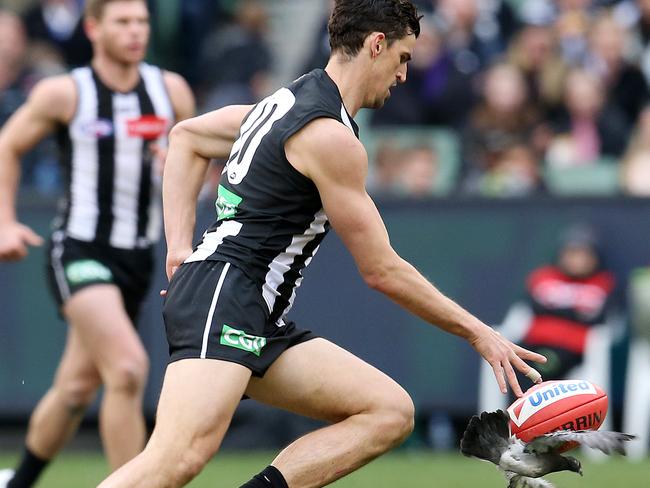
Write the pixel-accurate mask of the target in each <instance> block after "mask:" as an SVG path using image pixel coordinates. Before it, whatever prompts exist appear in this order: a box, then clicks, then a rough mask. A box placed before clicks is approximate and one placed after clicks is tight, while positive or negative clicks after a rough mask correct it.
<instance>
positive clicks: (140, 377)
mask: <svg viewBox="0 0 650 488" xmlns="http://www.w3.org/2000/svg"><path fill="white" fill-rule="evenodd" d="M148 373H149V360H148V359H147V356H146V354H138V355H133V356H130V357H125V358H120V359H119V360H117V361H115V363H114V364H113V365H111V367H110V370H109V371H108V373H107V374H106V378H105V380H104V381H105V384H106V388H107V389H108V390H113V391H120V392H123V393H127V394H131V395H136V394H139V393H141V392H142V390H144V387H145V383H146V381H147V375H148Z"/></svg>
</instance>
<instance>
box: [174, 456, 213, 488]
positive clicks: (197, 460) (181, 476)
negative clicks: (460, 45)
mask: <svg viewBox="0 0 650 488" xmlns="http://www.w3.org/2000/svg"><path fill="white" fill-rule="evenodd" d="M210 457H211V456H210V455H208V454H207V453H206V452H204V451H201V450H198V449H186V450H185V451H184V452H182V453H180V457H179V459H178V462H177V463H175V464H174V468H173V469H174V470H175V473H174V478H175V479H176V481H177V482H178V483H180V484H181V485H182V486H184V485H185V484H187V483H189V482H190V481H191V480H193V479H194V478H195V477H196V476H197V475H198V474H199V473H200V472H201V470H203V468H204V467H205V465H206V464H207V462H208V461H209V460H210Z"/></svg>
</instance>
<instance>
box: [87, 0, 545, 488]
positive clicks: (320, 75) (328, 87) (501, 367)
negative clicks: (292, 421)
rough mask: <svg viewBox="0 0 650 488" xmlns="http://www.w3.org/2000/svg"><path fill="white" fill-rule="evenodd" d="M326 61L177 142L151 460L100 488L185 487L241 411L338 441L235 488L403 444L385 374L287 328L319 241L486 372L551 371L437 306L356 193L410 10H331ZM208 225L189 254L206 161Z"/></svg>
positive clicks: (449, 305)
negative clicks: (265, 410)
mask: <svg viewBox="0 0 650 488" xmlns="http://www.w3.org/2000/svg"><path fill="white" fill-rule="evenodd" d="M329 32H330V41H331V46H332V56H331V58H330V60H329V63H328V65H327V67H326V68H325V70H315V71H313V72H311V73H308V74H306V75H304V76H303V77H301V78H299V79H298V80H296V81H295V82H294V83H292V84H291V85H289V86H288V87H286V88H282V89H280V90H278V91H277V92H276V93H275V94H273V95H271V96H269V97H268V98H266V99H265V100H263V101H262V102H260V103H259V104H257V105H256V106H255V107H252V108H251V107H242V106H232V107H227V108H224V109H221V110H218V111H216V112H212V113H210V114H206V115H204V116H201V117H197V118H195V119H191V120H189V121H185V122H183V123H181V124H179V125H177V126H176V127H175V129H174V130H173V131H172V135H171V144H170V151H169V154H168V157H167V162H166V166H165V175H164V178H163V202H164V203H163V207H164V214H165V233H166V238H167V245H168V255H167V274H168V276H169V277H170V284H169V288H168V290H167V294H166V301H165V305H164V318H165V326H166V329H167V338H168V341H169V345H170V351H171V362H170V364H169V365H168V367H167V371H166V374H165V381H164V385H163V390H162V393H161V397H160V403H159V405H158V413H157V419H156V427H155V429H154V432H153V434H152V437H151V439H150V441H149V443H148V444H147V447H146V448H145V450H144V451H143V452H142V453H141V454H140V455H138V456H137V457H136V458H135V459H133V460H132V461H130V462H129V463H127V464H126V465H125V466H123V467H122V468H120V469H119V470H118V471H116V472H115V473H113V474H112V475H111V476H110V477H109V478H108V479H107V480H105V481H104V482H103V483H102V484H101V485H100V488H118V487H120V488H125V487H134V488H135V487H147V488H152V487H178V486H183V485H185V484H187V483H188V482H189V481H190V480H191V479H192V478H193V477H194V476H196V474H197V473H198V472H199V471H200V470H201V469H202V468H203V466H204V465H205V463H206V462H207V461H208V460H209V459H210V458H211V457H212V456H213V455H214V453H215V452H216V451H217V450H218V448H219V445H220V443H221V440H222V438H223V436H224V434H225V432H226V430H227V429H228V425H229V422H230V420H231V417H232V414H233V412H234V410H235V408H236V406H237V404H238V403H239V401H240V400H241V398H242V396H243V395H246V396H249V397H251V398H255V399H257V400H259V401H261V402H264V403H267V404H270V405H274V406H277V407H280V408H284V409H287V410H290V411H292V412H295V413H299V414H302V415H306V416H309V417H313V418H318V419H321V420H324V421H327V422H330V423H331V425H329V426H327V427H325V428H322V429H319V430H317V431H314V432H311V433H309V434H307V435H306V436H304V437H302V438H300V439H298V440H297V441H295V442H293V443H292V444H291V445H289V446H288V447H287V448H286V449H284V450H283V451H282V452H281V453H280V454H279V455H278V456H277V457H276V458H275V459H274V460H273V462H272V464H271V465H270V466H268V467H267V468H266V469H264V470H263V471H262V472H261V473H259V474H258V475H256V476H255V477H254V478H253V479H251V480H250V481H249V482H247V483H245V484H244V485H243V488H287V487H291V488H302V487H317V486H324V485H327V484H329V483H331V482H333V481H335V480H336V479H338V478H340V477H342V476H345V475H346V474H348V473H350V472H352V471H354V470H355V469H357V468H359V467H361V466H363V465H364V464H365V463H367V462H369V461H370V460H371V459H373V458H375V457H377V456H379V455H380V454H382V453H384V452H386V451H387V450H389V449H390V448H392V447H393V446H395V445H397V444H399V443H400V442H401V441H402V440H403V439H404V438H405V437H406V436H407V435H408V434H409V433H410V432H411V430H412V427H413V414H414V412H413V403H412V401H411V399H410V397H409V396H408V394H407V393H406V392H405V391H404V390H403V389H402V388H401V387H400V386H399V385H398V384H397V383H395V382H394V381H393V380H391V379H390V378H388V377H387V376H386V375H384V374H383V373H382V372H380V371H378V370H377V369H375V368H373V367H372V366H370V365H368V364H367V363H365V362H363V361H361V360H360V359H358V358H356V357H355V356H353V355H352V354H350V353H349V352H347V351H345V350H343V349H341V348H339V347H337V346H336V345H334V344H332V343H331V342H329V341H327V340H325V339H323V338H318V337H316V336H315V335H314V334H312V333H311V332H310V331H307V330H304V329H300V328H299V327H298V326H297V325H296V324H294V323H293V322H291V321H290V320H289V319H288V318H287V312H288V311H289V309H290V307H291V304H292V303H293V300H294V297H295V292H296V289H297V287H298V286H299V284H300V282H301V280H302V271H303V269H304V268H305V266H307V265H308V264H309V262H310V260H311V259H312V258H313V257H314V254H315V253H316V251H317V249H318V246H319V244H320V242H321V240H322V238H323V236H324V235H325V233H326V232H327V230H328V228H329V227H330V224H331V226H332V227H333V228H335V229H336V231H337V233H338V234H339V235H340V237H341V238H342V239H343V241H344V242H345V244H346V245H347V247H348V248H349V250H350V251H351V253H352V255H353V257H354V259H355V261H356V264H357V266H358V268H359V271H360V272H361V274H362V276H363V278H364V279H365V280H366V282H367V283H368V284H369V285H370V286H371V287H373V288H375V289H377V290H379V291H381V292H383V293H384V294H386V295H387V296H388V297H390V298H391V299H393V300H394V301H396V302H397V303H399V304H400V305H402V306H403V307H405V308H407V309H408V310H410V311H411V312H413V313H415V314H417V315H419V316H420V317H422V318H423V319H424V320H426V321H427V322H429V323H431V324H435V325H437V326H439V327H441V328H442V329H444V330H446V331H448V332H451V333H454V334H457V335H459V336H461V337H463V338H465V339H466V340H468V341H469V342H470V343H471V344H472V346H474V348H475V349H476V350H477V351H478V352H479V353H480V354H481V355H482V356H483V357H484V358H485V359H486V360H487V361H488V362H489V363H490V364H491V365H492V366H493V368H494V371H495V374H496V377H497V380H498V382H499V385H500V387H501V389H502V390H503V391H504V392H505V390H506V384H507V382H509V383H510V385H511V387H512V389H513V390H514V391H515V393H516V394H517V395H521V388H520V386H519V384H518V382H517V379H516V376H515V372H514V370H515V368H516V369H518V370H520V371H522V372H523V373H528V374H531V376H532V373H534V370H533V369H532V368H531V367H530V366H528V365H527V364H526V363H525V362H524V361H523V359H529V360H534V361H544V358H543V356H540V355H538V354H535V353H532V352H530V351H527V350H525V349H522V348H520V347H518V346H516V345H514V344H512V343H510V342H509V341H507V340H505V339H503V338H502V337H500V336H499V335H498V334H497V333H496V332H495V331H494V330H493V329H491V328H490V327H488V326H487V325H485V324H484V323H482V322H481V321H479V320H478V319H477V318H475V317H474V316H472V315H471V314H469V313H468V312H466V311H465V310H463V309H462V308H461V307H460V306H458V305H457V304H455V303H454V302H453V301H451V300H449V299H448V298H446V297H445V296H444V295H442V294H441V293H440V292H439V291H438V290H437V289H436V288H435V287H434V286H433V285H431V284H430V283H429V282H428V281H427V280H426V279H425V278H424V277H422V275H420V274H419V273H418V272H417V271H416V270H415V268H414V267H413V266H411V265H410V264H408V263H407V262H406V261H404V260H403V259H401V258H400V257H399V256H398V255H397V254H396V253H395V251H394V250H393V249H392V248H391V246H390V244H389V240H388V235H387V233H386V229H385V227H384V225H383V223H382V220H381V218H380V216H379V214H378V212H377V209H376V207H375V206H374V204H373V202H372V200H371V199H370V197H369V196H368V194H367V192H366V190H365V177H366V172H367V156H366V153H365V150H364V148H363V146H362V145H361V143H360V142H359V140H358V138H357V127H356V125H355V124H354V122H353V119H352V117H353V116H354V115H355V114H356V113H357V112H358V111H359V109H360V108H362V107H368V108H379V107H381V106H382V105H383V103H384V101H385V100H386V98H387V97H388V96H389V95H390V90H391V87H392V86H394V85H396V84H398V83H402V82H404V81H405V80H406V72H407V62H408V61H409V59H410V58H411V54H412V51H413V47H414V45H415V39H416V37H417V35H418V33H419V17H418V15H417V12H416V9H415V7H414V6H413V4H412V3H411V2H410V0H338V1H337V2H336V4H335V7H334V11H333V13H332V16H331V18H330V21H329ZM228 154H229V155H230V157H229V159H228V163H227V166H226V169H225V171H224V173H223V175H222V178H221V181H220V185H219V188H218V198H217V219H216V222H215V223H214V225H213V226H212V227H211V228H210V229H208V230H207V232H206V233H205V234H204V236H203V239H202V240H201V242H200V243H199V244H198V246H196V247H195V248H192V235H193V230H194V223H195V210H196V198H197V195H198V192H199V189H200V186H201V182H202V181H203V176H204V174H205V171H206V168H207V165H208V161H209V159H210V158H213V157H221V158H225V157H228Z"/></svg>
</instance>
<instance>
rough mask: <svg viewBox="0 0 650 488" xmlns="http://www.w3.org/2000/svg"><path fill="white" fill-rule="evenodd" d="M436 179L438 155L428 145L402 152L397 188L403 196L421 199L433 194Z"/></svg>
mask: <svg viewBox="0 0 650 488" xmlns="http://www.w3.org/2000/svg"><path fill="white" fill-rule="evenodd" d="M437 178H438V155H437V153H436V152H435V151H434V150H433V148H432V147H431V146H430V145H422V146H414V147H411V148H408V149H405V150H404V151H402V155H401V163H400V172H399V173H398V175H397V187H398V189H399V191H400V192H401V193H402V195H404V196H408V197H415V198H422V197H428V196H431V195H433V194H434V191H435V187H436V181H437Z"/></svg>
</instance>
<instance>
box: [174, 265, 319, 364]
mask: <svg viewBox="0 0 650 488" xmlns="http://www.w3.org/2000/svg"><path fill="white" fill-rule="evenodd" d="M163 317H164V319H165V328H166V330H167V341H168V342H169V354H170V356H171V358H170V361H172V362H173V361H178V360H179V359H188V358H208V359H221V360H224V361H230V362H234V363H238V364H241V365H243V366H246V367H247V368H248V369H250V370H251V371H252V372H253V374H254V375H255V376H263V375H264V373H265V372H266V370H267V369H268V368H269V366H271V364H272V363H273V362H274V361H275V360H276V359H277V358H278V357H279V356H280V354H282V353H283V352H284V351H286V350H287V349H288V348H290V347H292V346H295V345H297V344H300V343H302V342H305V341H308V340H310V339H313V338H315V337H316V336H315V335H314V334H313V333H312V332H310V331H308V330H301V329H298V328H297V327H296V326H295V324H294V323H293V322H287V323H285V325H283V326H281V327H278V326H277V325H276V324H275V323H272V322H269V309H268V306H267V305H266V302H265V301H264V298H263V297H262V291H261V289H260V286H259V285H257V284H256V283H255V282H254V281H252V280H251V279H249V278H248V277H247V276H246V275H245V274H244V273H243V272H242V271H241V270H240V269H239V268H237V267H235V266H234V265H232V264H230V263H225V262H221V261H197V262H191V263H185V264H183V265H182V266H181V267H180V268H179V269H178V270H177V271H176V273H174V276H173V278H172V280H171V283H170V284H169V289H168V290H167V297H166V299H165V304H164V306H163Z"/></svg>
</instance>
